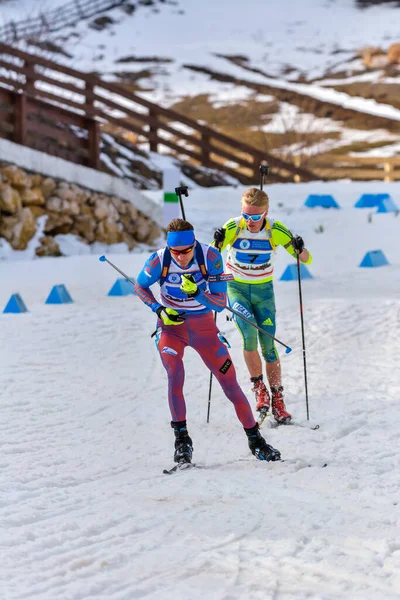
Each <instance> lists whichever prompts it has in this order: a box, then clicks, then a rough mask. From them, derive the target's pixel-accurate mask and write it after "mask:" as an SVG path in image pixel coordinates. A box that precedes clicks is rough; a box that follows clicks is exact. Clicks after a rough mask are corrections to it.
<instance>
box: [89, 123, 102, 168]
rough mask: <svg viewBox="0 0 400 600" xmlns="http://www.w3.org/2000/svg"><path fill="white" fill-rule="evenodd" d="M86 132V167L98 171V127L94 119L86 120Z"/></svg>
mask: <svg viewBox="0 0 400 600" xmlns="http://www.w3.org/2000/svg"><path fill="white" fill-rule="evenodd" d="M86 124H87V126H86V127H87V132H88V167H91V168H92V169H96V170H97V171H99V170H100V127H99V123H98V121H96V120H95V119H86Z"/></svg>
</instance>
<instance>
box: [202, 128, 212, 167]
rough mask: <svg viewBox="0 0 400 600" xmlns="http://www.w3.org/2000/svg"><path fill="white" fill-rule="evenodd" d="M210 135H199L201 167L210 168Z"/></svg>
mask: <svg viewBox="0 0 400 600" xmlns="http://www.w3.org/2000/svg"><path fill="white" fill-rule="evenodd" d="M209 146H210V135H209V134H208V133H204V132H202V133H201V161H202V162H201V164H202V166H203V167H206V168H207V167H209V166H210V164H211V163H210V149H209Z"/></svg>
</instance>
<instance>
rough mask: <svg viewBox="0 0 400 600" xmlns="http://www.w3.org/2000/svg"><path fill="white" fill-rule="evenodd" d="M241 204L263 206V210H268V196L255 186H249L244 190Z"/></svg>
mask: <svg viewBox="0 0 400 600" xmlns="http://www.w3.org/2000/svg"><path fill="white" fill-rule="evenodd" d="M242 204H250V205H251V206H259V207H260V208H264V210H268V208H269V198H268V195H267V194H266V193H265V192H263V191H261V190H259V189H257V188H250V189H248V190H246V191H245V192H244V194H243V196H242Z"/></svg>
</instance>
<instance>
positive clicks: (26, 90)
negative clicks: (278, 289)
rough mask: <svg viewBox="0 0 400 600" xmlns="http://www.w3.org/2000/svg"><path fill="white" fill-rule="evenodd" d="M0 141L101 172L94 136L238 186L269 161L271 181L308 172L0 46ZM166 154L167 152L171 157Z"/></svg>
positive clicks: (306, 176) (114, 87)
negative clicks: (109, 135) (215, 173)
mask: <svg viewBox="0 0 400 600" xmlns="http://www.w3.org/2000/svg"><path fill="white" fill-rule="evenodd" d="M0 89H2V96H1V100H0V102H1V106H0V110H1V111H2V114H3V115H4V116H5V120H3V122H2V123H1V124H0V135H1V136H3V137H8V138H9V139H13V140H15V141H17V142H18V143H20V144H25V145H27V146H31V147H34V148H37V149H39V150H43V151H44V152H48V151H49V148H51V152H52V154H53V155H56V156H62V157H67V156H68V160H71V161H73V162H78V163H82V164H87V165H89V166H91V167H93V168H96V169H99V168H101V167H100V137H101V136H100V132H101V129H102V128H104V127H106V128H107V131H109V130H110V127H111V126H112V127H113V135H114V137H115V136H120V137H121V139H124V138H125V139H126V138H127V136H130V139H132V135H134V136H135V140H134V141H135V143H136V144H137V145H139V146H143V145H146V146H147V147H149V148H150V150H152V151H154V152H157V151H159V150H160V149H161V150H162V151H165V149H167V150H168V151H169V152H170V153H172V154H174V155H175V156H177V157H178V158H180V159H181V160H183V161H188V162H192V163H194V164H197V165H202V166H204V167H208V168H213V169H219V170H220V171H222V172H225V173H227V174H230V175H232V176H233V177H235V178H237V179H239V180H240V181H242V182H243V183H254V182H255V181H258V178H259V171H258V168H259V165H260V163H261V162H263V161H267V162H268V164H269V166H270V178H269V180H270V181H300V180H301V181H310V180H315V179H317V176H315V175H314V174H313V173H312V172H311V171H310V170H308V169H305V168H301V167H297V166H295V165H294V164H292V163H290V162H287V161H283V160H280V159H279V158H277V157H275V156H273V155H270V154H267V153H265V152H263V151H261V150H259V149H257V148H254V147H252V146H250V145H248V144H244V143H242V142H240V141H238V140H235V139H233V138H231V137H229V136H226V135H223V134H221V133H219V132H218V131H215V130H213V129H211V128H210V127H206V126H204V125H201V124H200V123H198V122H197V121H194V120H193V119H189V118H187V117H185V116H183V115H181V114H179V113H177V112H175V111H172V110H169V109H165V108H162V107H160V106H158V105H156V104H154V103H152V102H149V101H148V100H145V99H144V98H142V97H140V96H138V95H136V94H132V93H130V92H128V91H127V90H126V89H125V88H124V87H123V86H122V85H118V84H115V83H107V82H105V81H102V80H101V79H99V78H98V77H95V76H93V75H90V74H85V73H81V72H79V71H76V70H74V69H70V68H68V67H65V66H62V65H59V64H57V63H55V62H53V61H50V60H46V59H44V58H41V57H39V56H35V55H31V54H28V53H25V52H22V51H21V50H18V49H16V48H13V47H11V46H7V45H5V44H2V43H0ZM171 151H172V152H171Z"/></svg>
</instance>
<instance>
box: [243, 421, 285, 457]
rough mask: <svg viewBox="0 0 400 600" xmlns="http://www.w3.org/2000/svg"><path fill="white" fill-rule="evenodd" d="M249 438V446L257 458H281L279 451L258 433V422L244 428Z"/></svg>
mask: <svg viewBox="0 0 400 600" xmlns="http://www.w3.org/2000/svg"><path fill="white" fill-rule="evenodd" d="M245 432H246V435H247V437H248V440H249V448H250V450H251V451H252V453H253V454H254V456H255V457H256V458H258V460H266V461H270V460H271V461H275V460H281V453H280V452H279V450H276V449H275V448H273V447H272V446H270V445H269V444H267V442H266V441H265V440H264V438H263V436H262V435H261V433H260V429H259V427H258V423H257V424H256V425H254V427H250V429H246V428H245Z"/></svg>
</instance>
